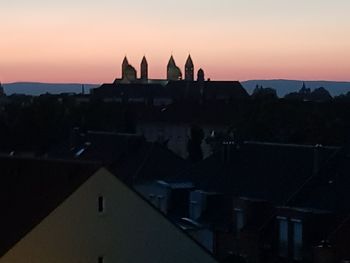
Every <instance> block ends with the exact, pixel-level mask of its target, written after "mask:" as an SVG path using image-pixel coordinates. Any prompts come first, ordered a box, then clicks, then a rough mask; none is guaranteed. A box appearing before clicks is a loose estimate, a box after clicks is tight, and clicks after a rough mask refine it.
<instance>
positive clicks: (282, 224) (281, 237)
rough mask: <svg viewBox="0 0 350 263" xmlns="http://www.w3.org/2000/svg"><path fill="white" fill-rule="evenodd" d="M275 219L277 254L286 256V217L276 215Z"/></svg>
mask: <svg viewBox="0 0 350 263" xmlns="http://www.w3.org/2000/svg"><path fill="white" fill-rule="evenodd" d="M277 220H278V247H279V256H280V257H284V258H286V257H288V219H287V218H286V217H281V216H278V217H277Z"/></svg>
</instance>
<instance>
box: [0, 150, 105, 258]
mask: <svg viewBox="0 0 350 263" xmlns="http://www.w3.org/2000/svg"><path fill="white" fill-rule="evenodd" d="M0 167H1V174H0V207H1V217H0V231H1V239H0V256H2V255H3V254H4V253H5V252H6V251H7V250H8V249H10V248H11V247H12V246H13V245H14V244H15V243H17V242H18V241H19V240H20V239H21V238H22V237H23V236H24V235H26V234H27V233H28V232H29V231H30V230H31V229H32V228H33V227H34V226H36V225H37V224H38V223H39V222H41V221H42V220H43V219H44V218H45V217H46V216H47V215H48V214H49V213H51V212H52V211H53V210H54V209H55V208H56V207H57V206H58V205H59V204H60V203H62V202H63V200H65V199H66V198H67V197H68V196H69V195H71V194H72V193H73V192H74V191H75V190H76V188H77V187H78V186H80V185H81V184H82V183H83V182H85V181H86V180H87V179H88V178H89V177H90V176H91V175H92V174H93V173H94V172H95V171H96V170H97V169H98V168H99V167H100V165H99V164H98V163H92V162H71V161H62V160H43V159H26V158H18V157H16V158H14V157H9V156H0Z"/></svg>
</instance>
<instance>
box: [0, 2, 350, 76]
mask: <svg viewBox="0 0 350 263" xmlns="http://www.w3.org/2000/svg"><path fill="white" fill-rule="evenodd" d="M262 2H263V3H262ZM305 2H306V1H302V0H295V1H287V0H266V1H260V0H250V1H238V0H221V2H220V1H214V0H201V1H199V0H192V1H190V2H189V1H185V0H179V1H177V2H176V3H174V1H165V0H164V1H161V0H149V1H142V0H130V1H128V2H127V3H125V1H124V2H119V1H111V0H100V1H97V0H96V1H95V0H93V1H89V3H86V1H82V0H75V1H68V0H61V1H51V2H50V1H49V3H48V1H43V0H32V1H31V4H30V5H29V4H28V1H24V0H12V1H11V2H10V1H8V3H4V4H2V8H1V10H0V17H1V18H2V25H1V27H0V35H1V41H0V54H1V57H0V81H1V82H15V81H42V82H84V83H103V82H111V81H112V80H113V79H114V78H115V77H119V76H120V64H121V61H122V59H123V57H124V55H125V54H127V56H128V58H129V62H130V63H131V64H133V65H134V66H135V67H136V69H138V68H139V63H140V60H141V58H142V56H143V55H144V54H145V55H146V57H147V59H148V64H149V75H150V78H164V77H165V75H166V72H165V69H166V64H167V61H168V59H169V57H170V54H171V53H172V54H173V55H174V57H175V60H176V62H177V64H178V66H180V67H181V68H182V69H183V65H184V62H185V60H186V57H187V56H188V54H189V53H191V56H192V58H193V60H194V63H195V68H196V70H197V69H199V68H200V67H202V68H203V69H204V71H205V73H206V77H209V78H211V79H233V80H247V79H272V78H274V79H276V78H284V79H302V80H343V81H349V80H350V35H349V32H350V17H349V16H348V10H350V1H347V0H338V1H337V2H336V4H334V1H333V2H332V1H328V0H323V1H322V0H318V1H316V0H309V1H307V3H305Z"/></svg>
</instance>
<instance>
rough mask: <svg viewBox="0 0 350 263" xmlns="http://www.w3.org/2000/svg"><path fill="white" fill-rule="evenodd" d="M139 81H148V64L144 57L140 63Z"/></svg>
mask: <svg viewBox="0 0 350 263" xmlns="http://www.w3.org/2000/svg"><path fill="white" fill-rule="evenodd" d="M141 80H148V63H147V60H146V57H145V56H143V58H142V61H141Z"/></svg>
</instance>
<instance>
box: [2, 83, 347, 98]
mask: <svg viewBox="0 0 350 263" xmlns="http://www.w3.org/2000/svg"><path fill="white" fill-rule="evenodd" d="M303 82H305V85H306V87H307V88H310V89H311V90H314V89H316V88H320V87H324V88H325V89H327V90H328V91H329V93H330V94H331V95H332V96H339V95H341V94H346V93H347V92H349V91H350V82H344V81H343V82H341V81H302V80H285V79H272V80H248V81H242V82H241V83H242V85H243V87H244V88H245V89H246V90H247V91H248V93H250V94H252V92H253V90H254V89H255V87H256V85H259V86H263V87H264V88H267V87H271V88H273V89H275V90H276V91H277V95H278V96H279V97H284V96H285V95H286V94H288V93H291V92H296V91H299V90H300V89H301V87H302V85H303ZM98 86H100V84H84V87H85V94H89V93H90V90H91V89H92V88H96V87H98ZM3 87H4V89H5V93H6V94H7V95H12V94H15V93H16V94H26V95H33V96H39V95H40V94H45V93H51V94H60V93H77V94H79V93H81V92H82V84H81V83H42V82H15V83H7V84H3Z"/></svg>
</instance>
